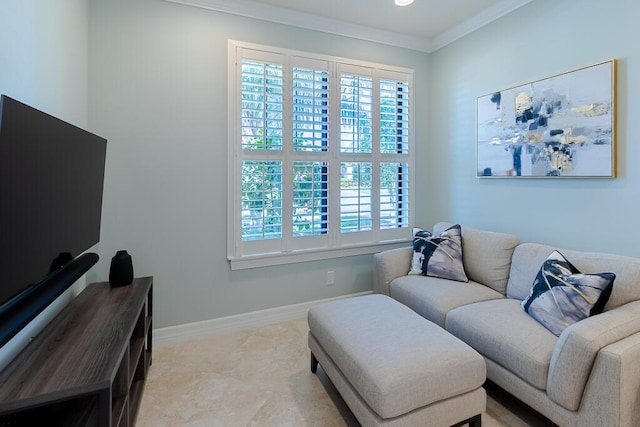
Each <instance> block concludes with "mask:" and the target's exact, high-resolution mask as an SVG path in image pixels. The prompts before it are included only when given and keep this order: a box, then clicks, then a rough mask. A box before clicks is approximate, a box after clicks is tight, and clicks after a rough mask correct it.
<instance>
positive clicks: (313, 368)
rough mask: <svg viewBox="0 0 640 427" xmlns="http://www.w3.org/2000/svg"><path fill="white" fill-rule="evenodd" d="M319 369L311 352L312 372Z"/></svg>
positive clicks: (316, 360)
mask: <svg viewBox="0 0 640 427" xmlns="http://www.w3.org/2000/svg"><path fill="white" fill-rule="evenodd" d="M317 370H318V359H316V356H314V355H313V353H311V372H313V373H314V374H315V373H316V371H317ZM478 427H479V426H478Z"/></svg>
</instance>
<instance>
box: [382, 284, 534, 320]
mask: <svg viewBox="0 0 640 427" xmlns="http://www.w3.org/2000/svg"><path fill="white" fill-rule="evenodd" d="M389 295H390V296H391V297H393V298H394V299H395V300H397V301H400V302H401V303H403V304H404V305H406V306H408V307H410V308H411V309H412V310H413V311H415V312H416V313H418V314H419V315H421V316H422V317H424V318H425V319H428V320H430V321H432V322H433V323H435V324H437V325H440V326H444V322H445V318H446V316H447V313H448V312H449V311H450V310H451V309H454V308H456V307H460V306H461V305H465V304H471V303H474V302H478V301H486V300H491V299H497V298H498V299H503V298H504V295H502V294H501V293H499V292H496V291H494V290H493V289H491V288H489V287H487V286H484V285H481V284H479V283H476V282H472V281H470V282H467V283H464V282H455V281H452V280H447V279H440V278H437V277H425V276H402V277H398V278H397V279H395V280H393V281H392V282H391V284H390V285H389ZM520 311H522V309H520Z"/></svg>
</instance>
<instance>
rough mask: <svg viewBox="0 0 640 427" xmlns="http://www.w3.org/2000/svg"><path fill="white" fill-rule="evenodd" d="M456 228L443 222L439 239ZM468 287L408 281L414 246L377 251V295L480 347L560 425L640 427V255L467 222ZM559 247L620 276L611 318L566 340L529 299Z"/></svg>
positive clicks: (509, 386)
mask: <svg viewBox="0 0 640 427" xmlns="http://www.w3.org/2000/svg"><path fill="white" fill-rule="evenodd" d="M451 225H452V224H448V223H438V224H436V225H435V227H434V230H433V231H434V234H438V233H440V232H441V231H443V230H445V229H447V228H448V227H449V226H451ZM462 249H463V253H462V255H463V263H464V269H465V272H466V275H467V276H468V278H469V282H467V283H465V282H456V281H452V280H447V279H441V278H436V277H427V276H421V275H407V273H408V271H409V269H410V264H411V259H412V254H413V251H412V248H411V247H408V248H402V249H394V250H390V251H385V252H382V253H378V254H375V255H374V264H375V265H374V291H375V292H377V293H382V294H386V295H389V296H391V297H392V298H394V299H396V300H397V301H399V302H401V303H403V304H405V305H407V306H408V307H410V308H411V309H413V310H414V311H416V312H417V313H418V314H420V315H421V316H423V317H424V318H426V319H428V320H430V321H432V322H434V323H436V324H438V325H440V326H442V327H443V328H445V329H446V330H447V331H448V332H450V333H451V334H453V335H455V336H457V337H458V338H460V339H462V340H463V341H464V342H466V343H467V344H469V345H470V346H471V347H473V348H474V349H475V350H476V351H478V352H479V353H480V354H481V355H482V356H483V357H484V358H485V361H486V365H487V378H488V379H489V380H491V381H492V382H494V383H495V384H497V385H499V386H500V387H502V388H503V389H504V390H506V391H508V392H509V393H511V394H512V395H514V396H515V397H517V398H518V399H520V400H521V401H523V402H525V403H526V404H527V405H529V406H531V407H532V408H534V409H535V410H536V411H538V412H539V413H541V414H543V415H544V416H546V417H547V418H549V419H550V420H552V421H553V422H554V423H556V424H558V425H560V426H563V427H564V426H598V427H601V426H608V427H610V426H621V427H626V426H639V425H640V259H636V258H631V257H625V256H620V255H612V254H602V253H590V252H580V251H573V250H565V249H561V248H555V247H551V246H547V245H542V244H537V243H520V242H519V240H518V238H517V237H516V236H513V235H509V234H504V233H495V232H490V231H483V230H478V229H473V228H468V227H465V226H464V225H462ZM554 250H559V251H560V252H561V253H562V254H563V255H564V256H565V257H566V258H567V259H568V260H569V261H570V262H571V263H572V264H573V265H574V266H575V267H576V268H578V269H579V270H580V271H581V272H583V273H601V272H613V273H615V274H616V278H615V281H614V284H613V291H612V293H611V296H610V298H609V300H608V302H607V304H606V306H605V310H604V312H603V313H601V314H598V315H595V316H591V317H588V318H587V319H584V320H581V321H579V322H577V323H575V324H573V325H571V326H569V327H568V328H567V329H565V330H564V332H562V334H561V335H560V336H559V337H558V336H556V335H554V334H553V333H551V332H550V331H549V330H547V329H546V328H545V327H544V326H542V325H541V324H540V323H538V322H537V321H536V320H535V319H533V318H532V317H531V316H529V315H528V314H527V313H526V312H525V311H524V310H523V308H522V307H521V304H520V303H521V302H522V300H524V299H525V298H527V296H528V295H529V292H530V289H531V285H532V284H533V282H534V280H535V278H536V275H537V274H538V271H539V270H540V267H541V266H542V264H543V263H544V261H545V259H547V257H548V256H549V254H551V253H552V252H553V251H554Z"/></svg>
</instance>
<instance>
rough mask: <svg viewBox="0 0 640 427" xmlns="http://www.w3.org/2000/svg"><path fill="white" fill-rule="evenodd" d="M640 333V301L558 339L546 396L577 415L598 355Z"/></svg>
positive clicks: (579, 325) (584, 323)
mask: <svg viewBox="0 0 640 427" xmlns="http://www.w3.org/2000/svg"><path fill="white" fill-rule="evenodd" d="M638 332H640V301H634V302H630V303H628V304H625V305H622V306H620V307H617V308H615V309H613V310H609V311H606V312H604V313H601V314H598V315H596V316H593V317H589V318H587V319H584V320H582V321H580V322H577V323H574V324H573V325H571V326H570V327H568V328H567V329H565V330H564V332H563V333H562V334H561V335H560V338H559V339H558V343H557V344H556V346H555V348H554V351H553V355H552V356H551V364H550V366H549V375H548V377H547V394H548V396H549V398H550V399H551V400H553V401H554V402H556V403H557V404H559V405H561V406H563V407H565V408H567V409H569V410H570V411H575V410H577V409H578V407H579V406H580V401H581V400H582V395H583V392H584V390H585V387H586V384H587V381H588V379H589V375H590V373H591V370H592V368H593V365H594V362H595V360H596V356H597V355H598V352H599V351H600V350H601V349H603V348H604V347H606V346H608V345H610V344H613V343H615V342H617V341H620V340H622V339H624V338H626V337H628V336H631V335H633V334H635V333H638Z"/></svg>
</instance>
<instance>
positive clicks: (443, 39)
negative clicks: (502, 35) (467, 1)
mask: <svg viewBox="0 0 640 427" xmlns="http://www.w3.org/2000/svg"><path fill="white" fill-rule="evenodd" d="M532 1H533V0H502V1H500V2H497V3H495V4H493V5H492V6H490V7H488V8H486V9H485V10H483V11H482V12H480V13H479V14H477V15H475V16H472V17H471V18H469V19H467V20H466V21H463V22H462V23H460V24H459V25H456V26H455V27H452V28H451V29H449V30H447V31H445V32H444V33H442V34H440V35H439V36H438V37H435V38H434V39H433V40H431V47H432V50H431V52H435V51H436V50H438V49H440V48H443V47H445V46H446V45H448V44H450V43H453V42H454V41H456V40H458V39H461V38H462V37H464V36H466V35H468V34H470V33H472V32H474V31H476V30H478V29H479V28H482V27H484V26H485V25H487V24H489V23H491V22H493V21H495V20H497V19H499V18H502V17H503V16H505V15H507V14H509V13H511V12H513V11H514V10H516V9H518V8H520V7H522V6H524V5H525V4H527V3H530V2H532Z"/></svg>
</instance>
